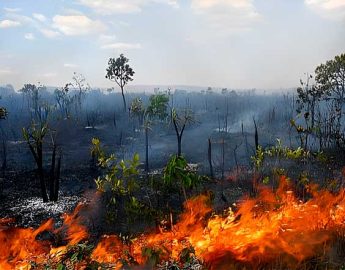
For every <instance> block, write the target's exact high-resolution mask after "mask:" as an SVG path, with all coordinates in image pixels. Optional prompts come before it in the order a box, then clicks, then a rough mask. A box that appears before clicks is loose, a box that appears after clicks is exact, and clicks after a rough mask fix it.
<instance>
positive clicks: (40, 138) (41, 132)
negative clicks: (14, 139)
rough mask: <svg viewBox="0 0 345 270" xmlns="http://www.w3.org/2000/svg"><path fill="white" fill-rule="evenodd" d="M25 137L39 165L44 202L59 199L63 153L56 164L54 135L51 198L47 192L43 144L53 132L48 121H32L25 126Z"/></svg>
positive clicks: (38, 171) (23, 130)
mask: <svg viewBox="0 0 345 270" xmlns="http://www.w3.org/2000/svg"><path fill="white" fill-rule="evenodd" d="M22 132H23V137H24V139H25V141H26V143H27V145H28V146H29V149H30V151H31V154H32V156H33V157H34V159H35V162H36V165H37V173H38V178H39V181H40V188H41V196H42V199H43V202H48V200H49V199H50V201H57V199H58V192H59V178H60V168H61V155H60V156H59V158H58V161H57V164H56V148H57V145H56V143H55V139H54V137H53V136H51V138H52V144H53V151H52V158H51V169H50V183H49V188H50V192H49V199H48V194H47V185H46V180H45V177H44V169H43V165H44V154H43V145H44V141H45V138H46V136H47V135H48V134H49V132H51V130H50V128H49V127H48V122H40V123H38V124H37V123H35V122H32V124H31V126H30V127H28V128H23V129H22Z"/></svg>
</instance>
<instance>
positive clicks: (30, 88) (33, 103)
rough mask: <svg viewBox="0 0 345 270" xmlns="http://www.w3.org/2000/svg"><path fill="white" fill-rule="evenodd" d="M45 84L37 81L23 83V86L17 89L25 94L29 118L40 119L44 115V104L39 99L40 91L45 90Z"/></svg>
mask: <svg viewBox="0 0 345 270" xmlns="http://www.w3.org/2000/svg"><path fill="white" fill-rule="evenodd" d="M45 89H46V88H45V86H43V85H41V84H39V83H38V86H36V85H35V84H24V87H23V88H22V89H20V90H19V91H20V92H22V93H23V94H24V95H26V96H27V102H28V110H29V112H30V115H31V119H34V120H35V121H42V118H45V117H46V111H45V110H44V108H46V107H47V106H46V104H43V102H42V100H41V92H42V91H43V90H45Z"/></svg>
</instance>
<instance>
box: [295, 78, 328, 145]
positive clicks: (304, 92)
mask: <svg viewBox="0 0 345 270" xmlns="http://www.w3.org/2000/svg"><path fill="white" fill-rule="evenodd" d="M306 77H307V79H306V80H305V81H302V80H300V84H301V86H300V87H298V88H297V99H296V104H297V108H296V112H297V113H298V114H301V115H303V117H304V121H305V125H306V126H305V127H304V128H302V127H299V128H298V127H297V128H296V130H297V132H298V133H299V134H300V136H302V133H303V134H304V140H303V138H301V147H303V148H304V149H307V147H308V137H309V134H310V133H312V132H314V131H315V130H316V129H315V122H316V116H317V114H316V112H317V109H318V107H319V103H320V101H321V100H322V99H323V98H324V97H325V94H326V92H325V91H324V89H323V88H322V87H319V86H318V85H316V84H311V83H310V80H311V79H313V76H312V75H310V74H307V76H306ZM294 126H295V127H296V125H294ZM320 139H321V137H320Z"/></svg>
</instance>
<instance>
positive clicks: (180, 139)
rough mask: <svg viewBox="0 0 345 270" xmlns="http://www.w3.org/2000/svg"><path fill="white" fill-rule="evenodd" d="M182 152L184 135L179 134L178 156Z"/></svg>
mask: <svg viewBox="0 0 345 270" xmlns="http://www.w3.org/2000/svg"><path fill="white" fill-rule="evenodd" d="M181 154H182V136H181V135H177V156H179V157H180V156H181Z"/></svg>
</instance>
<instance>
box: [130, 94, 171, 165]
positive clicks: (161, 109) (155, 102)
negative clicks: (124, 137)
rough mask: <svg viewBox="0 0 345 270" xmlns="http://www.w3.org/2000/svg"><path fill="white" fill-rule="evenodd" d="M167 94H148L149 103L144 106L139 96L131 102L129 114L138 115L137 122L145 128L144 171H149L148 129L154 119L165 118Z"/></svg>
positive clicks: (167, 101) (166, 114)
mask: <svg viewBox="0 0 345 270" xmlns="http://www.w3.org/2000/svg"><path fill="white" fill-rule="evenodd" d="M168 103H169V96H168V95H166V94H164V93H157V94H155V95H151V96H150V103H149V104H148V106H147V107H146V108H145V106H144V105H143V102H142V100H141V99H140V98H135V99H134V100H133V101H132V103H131V107H130V109H131V115H132V116H135V117H138V119H139V124H140V125H141V126H142V127H143V128H144V130H145V171H146V172H148V171H149V154H148V151H149V150H148V149H149V135H148V134H149V131H150V130H151V126H152V124H153V121H154V120H161V121H162V120H165V119H166V118H167V116H168V113H167V109H168Z"/></svg>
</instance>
